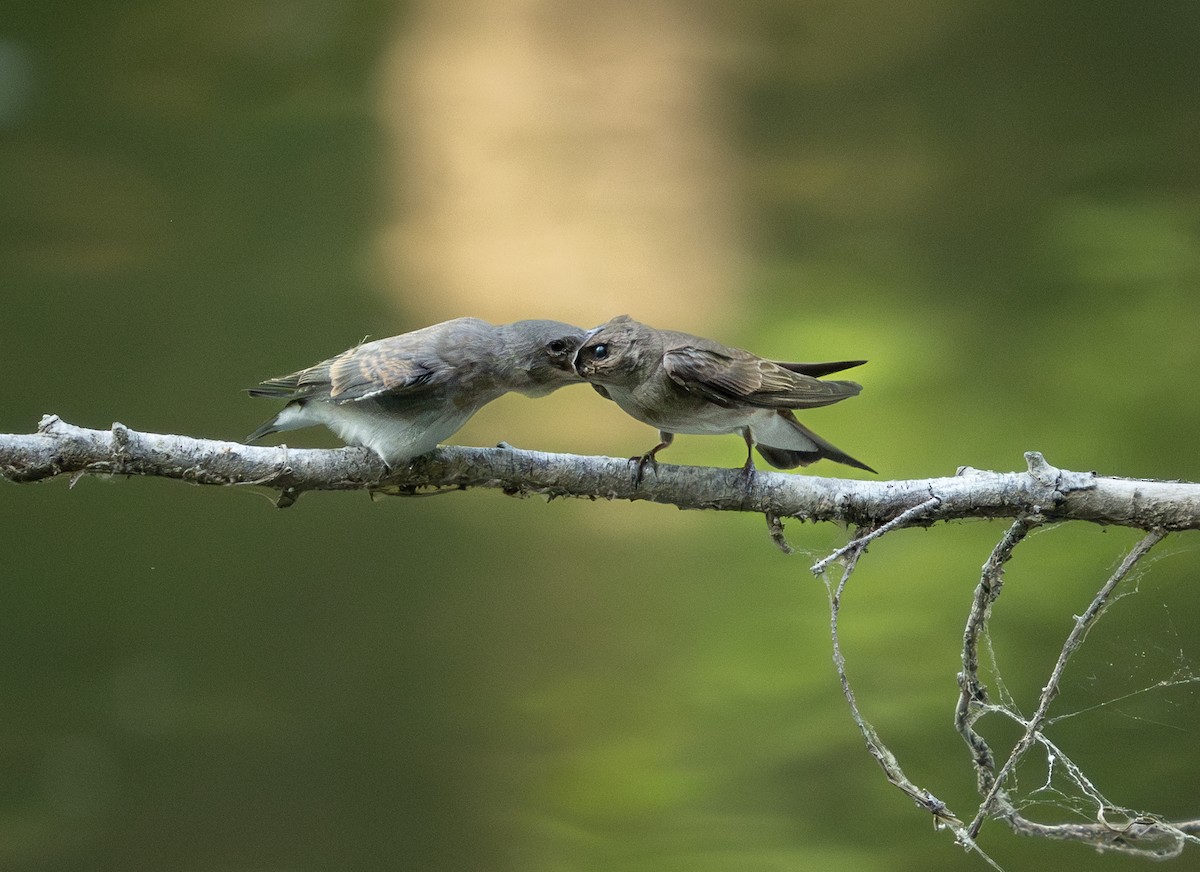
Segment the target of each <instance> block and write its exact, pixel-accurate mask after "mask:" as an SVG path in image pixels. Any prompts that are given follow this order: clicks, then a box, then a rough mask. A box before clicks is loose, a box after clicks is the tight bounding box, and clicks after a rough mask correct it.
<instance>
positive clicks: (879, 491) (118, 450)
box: [0, 415, 1200, 530]
mask: <svg viewBox="0 0 1200 872" xmlns="http://www.w3.org/2000/svg"><path fill="white" fill-rule="evenodd" d="M1025 459H1026V462H1027V464H1028V466H1029V469H1028V471H1026V472H1009V473H1000V472H985V471H981V470H976V469H970V468H965V467H964V468H962V469H960V470H959V471H958V474H957V475H956V476H951V477H946V478H931V479H912V480H907V481H886V482H872V481H857V480H851V479H834V478H817V477H815V476H807V475H787V474H782V473H775V472H761V471H760V472H758V473H757V474H756V475H755V476H754V477H753V478H752V479H751V480H750V481H749V483H747V481H746V479H745V478H744V477H742V476H741V475H740V472H741V471H740V470H739V469H713V468H710V467H702V466H671V465H667V464H661V465H659V467H658V468H657V471H656V472H654V473H652V474H650V475H648V476H646V478H645V479H644V480H643V481H642V482H641V483H640V484H638V483H636V482H635V480H634V476H633V474H632V469H631V466H630V464H629V463H628V461H626V460H621V459H616V458H611V457H580V456H576V455H572V454H547V453H544V452H540V451H523V450H518V449H513V448H508V447H503V448H465V447H460V446H446V447H443V448H439V449H437V450H436V451H433V452H431V453H430V454H427V455H425V456H424V457H420V458H418V459H417V460H415V461H414V462H413V463H412V465H411V466H409V467H408V468H406V469H402V470H394V471H389V470H388V469H387V468H386V466H385V465H384V464H383V462H382V461H381V460H380V459H379V458H378V457H376V456H375V455H374V454H373V453H371V452H370V451H368V450H366V449H364V448H335V449H311V448H310V449H297V448H288V447H286V446H277V447H262V446H254V445H242V444H240V443H237V442H221V441H216V440H210V439H194V438H191V437H188V436H174V435H164V434H157V433H141V432H138V431H135V430H131V429H129V428H128V427H125V426H124V425H122V424H113V425H112V429H110V430H89V429H85V428H82V427H76V426H73V425H71V424H67V423H66V422H64V421H62V420H60V419H59V418H58V417H57V416H54V415H47V416H46V417H44V418H43V419H42V421H41V424H40V425H39V427H38V431H37V432H36V433H33V434H28V435H0V477H3V478H6V479H8V480H9V481H13V482H31V481H41V480H44V479H48V478H54V477H55V476H59V475H71V476H73V480H74V479H78V478H79V477H80V476H84V475H152V476H160V477H164V478H173V479H178V480H180V481H187V482H191V483H193V484H209V485H226V486H231V485H243V486H244V485H260V486H263V487H268V488H273V489H277V490H279V491H281V499H280V505H281V506H286V505H290V504H291V503H292V502H294V501H295V499H296V498H297V497H298V496H299V494H301V493H302V492H304V491H310V490H370V491H375V492H382V493H389V494H417V493H421V492H425V491H428V490H430V489H432V490H434V491H439V490H448V489H449V490H457V489H466V488H470V487H487V488H497V489H499V490H502V491H504V492H505V493H507V494H510V495H526V494H543V495H546V496H550V497H558V496H573V497H585V498H590V499H625V500H650V501H652V502H658V503H667V504H670V505H675V506H678V507H679V508H684V509H718V510H722V511H741V512H759V513H763V514H765V515H767V516H768V517H775V518H785V517H786V518H799V519H802V520H811V521H836V522H839V523H845V524H853V525H856V526H860V527H877V526H878V525H880V524H885V523H887V522H889V521H892V520H895V519H897V518H900V516H901V515H903V514H904V513H905V512H906V511H910V510H913V509H914V508H915V507H917V506H920V507H921V509H920V510H919V511H915V512H913V513H912V514H911V515H909V516H907V518H905V519H903V520H902V524H903V525H905V526H918V525H921V526H928V525H930V524H933V523H935V522H937V521H948V520H954V519H960V518H1018V517H1023V516H1026V515H1030V514H1041V515H1043V516H1045V518H1046V519H1047V520H1048V521H1055V520H1079V521H1091V522H1094V523H1100V524H1117V525H1121V526H1129V527H1138V528H1142V529H1153V528H1158V529H1163V530H1187V529H1200V485H1197V484H1191V483H1184V482H1165V481H1141V480H1136V479H1125V478H1112V477H1106V476H1099V475H1096V474H1095V473H1089V472H1069V471H1066V470H1059V469H1055V468H1054V467H1052V466H1050V465H1049V464H1048V463H1046V461H1045V459H1044V458H1042V456H1041V455H1040V454H1037V453H1036V452H1030V453H1028V454H1026V455H1025Z"/></svg>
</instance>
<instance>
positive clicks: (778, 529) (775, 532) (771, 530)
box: [763, 512, 796, 555]
mask: <svg viewBox="0 0 1200 872" xmlns="http://www.w3.org/2000/svg"><path fill="white" fill-rule="evenodd" d="M763 516H764V517H765V518H766V519H767V533H768V534H769V535H770V537H771V541H772V542H774V543H775V547H777V548H778V549H779V550H780V551H782V552H783V553H784V554H788V555H791V554H795V553H796V549H795V548H793V547H792V546H791V545H790V544H789V543H788V540H787V538H786V537H785V536H784V534H783V520H782V519H781V518H780V517H779V515H777V514H775V513H774V512H764V513H763Z"/></svg>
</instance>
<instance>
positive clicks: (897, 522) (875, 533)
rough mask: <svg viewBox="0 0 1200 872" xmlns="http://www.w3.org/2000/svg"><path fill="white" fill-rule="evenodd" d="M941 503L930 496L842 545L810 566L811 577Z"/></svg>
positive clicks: (862, 549)
mask: <svg viewBox="0 0 1200 872" xmlns="http://www.w3.org/2000/svg"><path fill="white" fill-rule="evenodd" d="M941 502H942V500H941V497H938V496H936V495H935V496H931V497H930V498H929V499H927V500H925V501H924V502H923V503H919V504H918V505H915V506H913V507H912V508H909V509H905V510H904V511H903V512H901V513H900V514H899V515H897V516H896V517H894V518H892V519H891V520H890V521H888V522H887V523H886V524H882V525H880V526H879V527H876V528H875V529H873V530H871V532H869V533H866V534H864V535H862V536H859V537H858V538H856V539H851V540H850V541H849V542H848V543H846V544H845V545H843V546H842V547H841V548H839V549H838V550H837V551H834V552H833V553H832V554H830V555H829V556H828V557H826V558H824V559H823V560H818V561H817V562H816V563H814V564H813V565H812V574H813V575H821V574H822V573H824V572H825V570H826V569H828V568H829V564H831V563H833V562H834V561H835V560H840V559H841V558H842V557H844V556H845V555H847V554H849V553H850V552H851V551H864V550H866V547H867V545H868V544H869V543H871V542H873V541H874V540H876V539H878V538H879V537H880V536H882V535H883V534H884V533H890V532H891V531H892V530H895V529H897V528H899V527H905V526H907V525H908V524H911V523H912V522H913V521H914V520H916V519H917V518H919V517H921V516H922V515H925V514H928V513H929V512H930V511H932V510H933V509H935V508H937V507H938V506H939V505H941Z"/></svg>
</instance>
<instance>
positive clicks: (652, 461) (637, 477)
mask: <svg viewBox="0 0 1200 872" xmlns="http://www.w3.org/2000/svg"><path fill="white" fill-rule="evenodd" d="M629 462H630V463H631V464H633V486H634V487H635V488H636V487H638V486H639V485H640V484H641V483H642V479H643V478H645V477H646V467H647V466H649V467H650V468H651V469H653V470H654V474H655V475H658V460H657V459H656V458H655V457H654V452H653V451H651V452H649V453H648V454H640V455H638V456H637V457H631V458H629Z"/></svg>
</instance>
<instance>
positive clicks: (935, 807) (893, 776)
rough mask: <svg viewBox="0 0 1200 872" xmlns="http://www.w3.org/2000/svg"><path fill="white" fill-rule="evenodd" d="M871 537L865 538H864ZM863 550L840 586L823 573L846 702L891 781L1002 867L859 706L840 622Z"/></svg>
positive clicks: (850, 560)
mask: <svg viewBox="0 0 1200 872" xmlns="http://www.w3.org/2000/svg"><path fill="white" fill-rule="evenodd" d="M867 538H868V537H863V540H866V539H867ZM856 541H857V540H856ZM862 553H863V550H862V547H861V546H860V547H858V548H853V549H851V550H850V551H849V552H848V553H847V555H846V561H845V564H844V566H843V568H842V576H841V578H840V579H839V581H838V583H837V586H836V587H834V586H833V585H831V584H830V581H829V577H828V575H824V574H823V575H822V578H823V580H824V581H825V587H826V590H827V591H828V592H829V632H830V637H831V639H832V641H833V664H834V667H835V668H836V669H837V674H838V681H839V682H840V684H841V687H842V695H843V696H844V697H845V698H846V702H847V704H849V706H850V717H851V718H853V720H854V723H855V725H856V726H857V727H858V729H859V732H860V733H862V737H863V740H864V741H865V742H866V745H867V751H868V753H870V755H871V756H872V757H874V758H875V761H876V762H877V763H878V764H879V765H880V767H881V768H882V769H883V773H884V775H885V776H886V778H887V780H888V781H889V782H890V783H891V784H892V785H894V786H895V787H897V788H898V789H899V790H900V791H901V792H903V793H904V794H905V795H907V796H908V797H909V798H910V799H911V800H912V801H913V802H914V803H916V805H917V807H918V808H921V809H924V810H925V811H927V812H929V813H930V814H931V815H933V820H934V826H935V827H937V828H938V829H949V830H951V831H952V832H953V833H954V837H955V841H956V842H958V843H959V844H961V845H963V846H964V847H966V848H968V849H969V850H972V851H975V852H976V853H977V854H979V856H980V857H982V858H983V859H984V861H985V862H986V863H987V864H988V865H989V866H991V867H992V868H993V869H996V870H999V869H1000V866H999V865H998V864H997V863H996V861H995V860H993V859H992V858H991V857H989V856H988V855H987V853H985V852H984V850H983V849H982V848H981V847H979V845H978V844H977V843H976V842H975V839H974V838H973V836H972V835H971V834H970V833H968V832H967V830H966V827H965V826H964V825H963V822H962V821H961V820H960V819H959V818H958V817H956V816H955V815H954V813H953V812H951V810H950V808H949V807H948V806H947V805H946V803H944V802H942V800H940V799H938V798H937V797H936V796H934V795H933V793H931V792H930V791H928V790H926V789H924V788H922V787H919V786H918V785H916V784H915V783H914V782H913V781H912V780H911V779H909V778H908V776H907V775H905V774H904V770H903V769H902V768H901V767H900V762H899V761H898V760H897V759H896V756H895V754H893V753H892V751H891V749H890V748H888V747H887V745H885V744H884V743H883V740H882V739H881V738H880V737H879V733H878V732H877V731H876V730H875V727H874V726H872V725H871V723H870V722H869V721H867V719H866V718H865V717H863V714H862V711H861V710H860V709H859V707H858V699H857V697H856V695H855V693H854V688H853V687H852V686H851V685H850V677H849V675H848V674H847V672H846V656H845V654H843V653H842V643H841V637H840V635H839V633H838V623H839V620H840V617H841V604H842V596H843V594H844V593H845V590H846V585H847V584H848V583H849V581H850V576H851V575H852V574H853V573H854V569H855V567H856V566H857V565H858V559H859V557H860V556H861V555H862Z"/></svg>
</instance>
